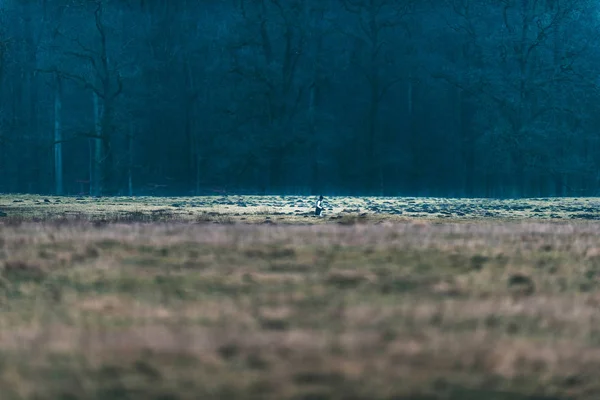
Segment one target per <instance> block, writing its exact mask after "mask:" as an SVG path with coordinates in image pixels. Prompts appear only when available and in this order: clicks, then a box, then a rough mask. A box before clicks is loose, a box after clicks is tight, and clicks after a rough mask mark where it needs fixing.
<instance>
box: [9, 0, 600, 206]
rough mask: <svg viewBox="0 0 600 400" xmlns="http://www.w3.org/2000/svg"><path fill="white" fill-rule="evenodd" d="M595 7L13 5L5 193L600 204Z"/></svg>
mask: <svg viewBox="0 0 600 400" xmlns="http://www.w3.org/2000/svg"><path fill="white" fill-rule="evenodd" d="M598 18H599V8H598V5H597V2H595V1H591V0H480V1H472V0H439V1H433V0H432V1H427V0H421V1H416V0H222V1H191V0H180V1H167V0H135V1H134V0H127V1H124V0H53V1H48V0H35V1H34V0H4V1H2V2H0V192H36V193H53V194H92V195H117V194H120V195H139V194H159V195H160V194H169V195H195V194H209V193H215V192H235V193H275V194H288V193H294V194H298V193H300V194H309V193H311V194H321V193H324V194H329V195H334V194H358V195H367V194H368V195H411V196H469V197H484V196H491V197H540V196H565V195H568V196H589V195H595V194H596V193H597V191H598V189H599V183H600V182H599V178H600V176H599V175H598V169H599V164H600V140H599V139H600V138H599V134H600V129H599V128H600V120H599V119H600V116H599V115H600V113H598V104H600V92H599V90H598V84H599V78H598V72H597V66H598V65H600V48H599V47H598V45H597V43H599V41H598V35H599V33H600V26H599V23H598Z"/></svg>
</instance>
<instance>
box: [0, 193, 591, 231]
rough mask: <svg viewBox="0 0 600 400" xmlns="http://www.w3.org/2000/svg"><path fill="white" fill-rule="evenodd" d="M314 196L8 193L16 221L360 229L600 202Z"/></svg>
mask: <svg viewBox="0 0 600 400" xmlns="http://www.w3.org/2000/svg"><path fill="white" fill-rule="evenodd" d="M315 201H316V198H314V197H306V196H238V195H230V196H202V197H102V198H93V197H52V196H37V195H0V210H3V211H4V212H6V214H7V217H5V219H8V220H9V221H15V222H16V221H21V220H28V221H47V220H50V219H53V220H58V221H63V222H64V221H73V220H75V221H78V220H85V221H88V220H92V221H95V222H96V223H106V222H125V223H130V222H146V223H151V222H173V221H182V222H190V221H191V222H197V223H219V224H229V223H236V222H238V223H239V222H242V223H265V224H294V225H298V224H301V225H306V224H324V223H337V224H340V225H354V224H359V223H386V222H387V223H389V222H407V221H415V220H422V221H432V222H442V221H443V222H463V221H472V220H477V221H479V220H482V219H483V220H487V221H504V220H530V219H536V220H538V219H541V220H558V221H565V220H572V219H575V220H581V219H583V220H596V219H599V217H600V215H598V213H597V210H598V206H600V200H599V199H597V198H545V199H517V200H490V199H445V198H411V197H400V198H391V197H327V198H326V199H325V210H324V213H323V217H321V218H317V217H314V216H313V213H314V207H315Z"/></svg>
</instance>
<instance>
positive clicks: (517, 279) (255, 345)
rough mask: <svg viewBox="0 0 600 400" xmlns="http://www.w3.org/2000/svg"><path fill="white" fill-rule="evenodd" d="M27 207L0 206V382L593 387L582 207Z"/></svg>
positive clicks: (598, 315) (130, 391) (284, 389)
mask: <svg viewBox="0 0 600 400" xmlns="http://www.w3.org/2000/svg"><path fill="white" fill-rule="evenodd" d="M52 201H54V199H52ZM15 204H21V203H15ZM566 204H567V205H566V206H565V207H572V204H571V205H570V203H568V202H567V203H566ZM19 207H21V206H19ZM23 207H24V206H23ZM43 207H46V206H45V205H44V206H42V205H32V206H31V209H30V211H29V212H30V214H28V215H27V216H26V217H25V218H20V219H18V218H17V217H16V216H15V215H14V214H13V215H12V217H11V216H10V214H11V212H14V210H16V208H7V207H5V206H2V207H0V208H3V209H5V210H6V211H7V213H8V214H9V217H7V218H3V219H0V268H1V271H2V275H1V278H0V306H1V307H2V313H0V393H2V399H9V400H10V399H56V398H61V399H83V398H86V399H87V398H90V399H198V398H205V399H228V398H231V399H250V398H252V399H534V398H537V399H567V398H577V399H596V398H598V396H599V395H600V379H599V378H600V328H599V326H600V325H599V324H598V323H599V322H600V308H599V306H600V244H599V242H598V238H599V237H600V224H597V223H595V222H590V221H587V222H586V221H562V222H556V221H537V222H535V221H534V220H518V221H504V222H502V221H498V220H497V219H495V220H493V221H485V220H473V221H468V220H465V219H463V220H461V221H459V222H447V221H444V222H443V223H442V222H441V221H440V220H439V219H438V220H436V219H434V218H428V219H424V220H417V221H415V220H406V221H404V222H402V221H399V220H396V222H391V221H394V218H392V217H390V218H389V219H388V220H385V222H384V223H373V222H374V220H375V222H377V218H379V217H381V218H384V217H385V214H384V213H382V214H381V215H379V214H377V215H375V216H367V217H360V214H359V213H357V215H356V216H354V217H346V216H343V218H348V219H350V220H352V221H351V223H349V224H339V223H337V222H339V221H338V220H337V219H336V220H329V219H328V218H327V217H325V218H322V219H317V218H309V220H311V222H315V223H314V224H313V225H308V224H307V225H304V226H299V225H293V224H278V223H272V224H239V223H236V222H239V221H238V220H237V219H236V218H237V217H241V216H235V215H231V216H230V215H229V214H226V213H222V214H218V215H214V216H211V217H215V218H216V217H218V218H227V217H230V218H231V219H230V220H223V221H222V222H221V223H218V224H214V223H212V222H214V220H213V219H209V220H208V222H210V223H209V224H207V223H203V222H206V221H198V216H197V215H195V216H194V217H193V218H192V219H189V220H185V221H182V220H179V219H178V218H174V219H175V221H170V222H169V218H168V217H166V216H163V217H164V218H163V219H162V220H160V221H161V222H162V223H148V222H151V220H145V219H143V218H142V220H139V219H135V218H130V219H127V220H117V219H110V218H108V217H107V215H112V214H110V213H112V212H113V211H110V212H109V211H106V210H105V209H102V210H100V211H98V214H97V215H95V216H92V217H90V215H92V214H93V212H90V213H88V211H86V210H87V209H86V208H85V207H82V208H81V211H80V212H81V213H83V214H82V215H85V217H83V216H82V217H79V218H76V219H73V218H63V219H61V218H56V216H57V214H52V213H49V214H48V215H47V216H46V217H48V219H47V220H42V221H39V222H33V221H28V220H29V219H35V218H42V217H40V216H39V213H40V211H39V209H40V208H43ZM56 207H58V205H56ZM88 207H89V206H88ZM160 207H162V206H160ZM11 210H12V211H11ZM20 210H21V211H23V212H24V209H20ZM273 210H277V207H274V206H268V208H263V209H262V211H261V212H263V214H260V215H259V217H260V219H264V218H265V216H269V215H270V216H271V218H273V219H274V218H277V215H276V214H270V213H274V212H276V211H273ZM203 211H206V213H205V214H208V212H212V211H207V210H201V211H198V212H199V213H200V215H202V213H203ZM143 212H144V213H145V212H147V210H143ZM573 212H574V211H573ZM264 213H267V214H269V215H265V214H264ZM233 214H235V213H233ZM144 215H145V214H144ZM149 215H150V214H149ZM298 218H302V219H305V218H304V217H298ZM182 219H183V218H182ZM360 219H365V220H366V221H362V220H361V221H359V220H360ZM101 220H104V222H100V223H99V222H98V221H101ZM119 221H120V222H119ZM133 221H137V222H133ZM188 221H189V222H192V223H189V222H188ZM257 221H258V220H257ZM198 222H201V223H198ZM287 222H289V221H287ZM324 222H330V223H324ZM536 396H537V397H536Z"/></svg>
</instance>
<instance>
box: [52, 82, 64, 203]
mask: <svg viewBox="0 0 600 400" xmlns="http://www.w3.org/2000/svg"><path fill="white" fill-rule="evenodd" d="M55 83H56V87H55V89H54V90H55V91H54V193H56V195H58V196H61V195H63V194H64V188H63V161H62V118H61V113H62V82H61V79H60V75H58V74H56V76H55Z"/></svg>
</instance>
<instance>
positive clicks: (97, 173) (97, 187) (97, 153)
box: [90, 92, 103, 196]
mask: <svg viewBox="0 0 600 400" xmlns="http://www.w3.org/2000/svg"><path fill="white" fill-rule="evenodd" d="M92 94H93V96H94V125H95V130H94V133H95V137H94V138H93V139H92V143H93V146H92V147H93V149H94V153H93V157H92V167H93V168H92V173H91V178H92V179H90V186H91V188H90V194H91V195H92V196H100V195H101V193H102V180H103V179H102V168H101V167H102V110H101V105H100V102H99V99H98V95H97V94H96V93H95V92H92Z"/></svg>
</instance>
